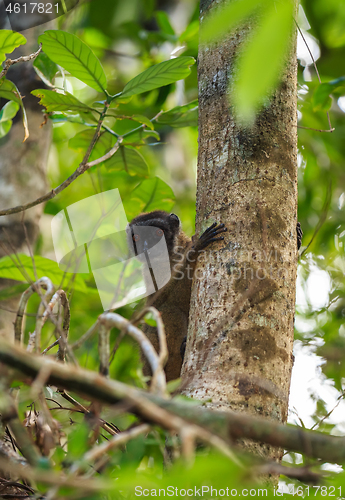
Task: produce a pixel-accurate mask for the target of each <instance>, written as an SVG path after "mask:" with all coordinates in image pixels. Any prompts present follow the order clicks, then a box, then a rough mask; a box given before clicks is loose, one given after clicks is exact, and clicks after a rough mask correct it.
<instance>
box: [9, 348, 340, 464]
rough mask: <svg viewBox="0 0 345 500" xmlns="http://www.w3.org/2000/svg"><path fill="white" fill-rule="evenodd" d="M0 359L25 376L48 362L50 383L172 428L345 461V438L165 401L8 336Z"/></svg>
mask: <svg viewBox="0 0 345 500" xmlns="http://www.w3.org/2000/svg"><path fill="white" fill-rule="evenodd" d="M0 361H1V362H2V363H4V364H5V365H7V366H9V367H10V368H12V369H13V368H14V367H15V370H17V371H19V372H20V373H21V374H22V376H24V377H22V378H24V379H25V380H26V377H29V378H31V379H35V378H36V377H37V376H38V374H39V372H40V370H42V369H47V368H48V366H49V376H48V377H47V383H49V384H51V385H56V386H58V387H59V388H65V389H69V390H72V391H75V392H76V393H78V394H80V395H81V396H83V397H84V398H86V399H88V400H93V401H99V402H101V403H106V404H111V405H112V404H116V403H118V402H119V401H122V400H127V401H128V402H129V403H130V405H131V408H130V411H131V412H132V413H135V414H136V415H138V416H140V417H141V418H143V419H144V420H146V421H149V422H154V423H156V424H158V425H160V426H161V427H163V428H165V429H168V430H172V431H175V432H176V431H178V430H179V429H180V425H181V422H186V421H187V422H189V423H193V424H196V425H198V426H199V427H203V429H205V430H207V431H208V432H209V433H213V434H215V435H217V436H219V437H220V438H221V439H223V440H226V441H227V442H229V441H234V440H237V439H242V438H249V439H252V440H254V441H258V442H265V443H268V444H271V445H272V446H276V447H281V448H284V449H287V450H291V451H296V452H298V453H302V454H305V455H306V456H309V457H312V458H320V459H322V460H325V461H327V462H335V463H341V462H343V461H345V438H344V437H336V436H329V435H325V434H322V433H321V432H317V431H308V430H303V429H301V428H300V427H296V426H293V425H283V424H280V423H277V422H274V421H271V420H267V419H264V418H261V417H254V416H251V415H246V414H244V413H234V412H231V411H227V412H222V411H213V410H209V409H207V408H203V407H201V406H196V405H195V404H188V403H182V402H177V401H174V400H166V399H163V398H161V397H158V396H154V395H153V394H149V393H146V392H144V391H141V390H138V389H135V388H134V387H131V386H129V385H126V384H123V383H121V382H118V381H116V380H108V379H106V378H104V377H101V376H100V375H99V374H98V373H94V372H92V371H90V370H85V369H82V368H77V367H75V366H71V365H63V364H61V363H57V362H55V361H53V360H50V359H46V358H44V357H42V356H36V355H32V354H28V353H26V352H25V351H23V350H22V349H20V348H19V347H18V346H15V345H11V344H9V343H7V342H5V340H3V341H2V342H1V344H0ZM187 425H188V424H187Z"/></svg>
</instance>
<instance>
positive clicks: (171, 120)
mask: <svg viewBox="0 0 345 500" xmlns="http://www.w3.org/2000/svg"><path fill="white" fill-rule="evenodd" d="M157 122H158V123H162V124H166V125H170V126H171V127H176V128H177V127H192V126H194V127H197V126H198V100H197V99H195V101H192V102H189V103H188V104H184V105H183V106H176V107H175V108H172V109H169V111H165V113H162V114H161V115H159V117H158V118H157Z"/></svg>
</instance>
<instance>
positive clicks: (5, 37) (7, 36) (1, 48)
mask: <svg viewBox="0 0 345 500" xmlns="http://www.w3.org/2000/svg"><path fill="white" fill-rule="evenodd" d="M25 43H26V38H25V37H24V36H23V35H21V34H20V33H17V32H16V31H11V30H0V64H1V63H2V62H3V61H4V60H5V59H6V55H5V54H10V53H11V52H13V51H14V49H15V48H17V47H19V45H24V44H25Z"/></svg>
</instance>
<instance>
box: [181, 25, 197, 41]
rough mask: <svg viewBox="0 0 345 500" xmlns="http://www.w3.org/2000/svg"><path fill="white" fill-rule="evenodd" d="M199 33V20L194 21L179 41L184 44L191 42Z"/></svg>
mask: <svg viewBox="0 0 345 500" xmlns="http://www.w3.org/2000/svg"><path fill="white" fill-rule="evenodd" d="M198 33H199V20H195V21H192V22H191V23H190V24H189V25H188V26H187V28H186V29H185V31H184V32H183V33H181V35H180V36H179V37H178V40H179V42H180V43H183V42H188V41H189V40H192V39H193V38H194V37H196V36H197V35H198Z"/></svg>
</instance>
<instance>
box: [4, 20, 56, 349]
mask: <svg viewBox="0 0 345 500" xmlns="http://www.w3.org/2000/svg"><path fill="white" fill-rule="evenodd" d="M26 19H27V21H28V22H29V21H30V19H29V16H28V17H27V18H26V17H25V16H22V22H23V23H24V24H25V20H26ZM31 22H32V20H31ZM53 23H54V22H53ZM24 24H23V29H24ZM3 27H7V28H10V27H9V26H3ZM53 27H54V24H52V23H48V24H44V25H41V26H38V27H35V28H31V29H29V30H25V31H23V35H24V36H25V37H26V38H27V44H26V45H24V46H21V47H19V48H18V49H16V51H15V52H13V54H11V55H10V57H11V59H14V58H16V57H19V56H21V55H28V54H31V53H33V52H35V51H36V50H37V49H38V43H37V37H38V36H39V34H40V33H43V31H44V30H46V29H52V28H53ZM32 63H33V61H30V62H27V63H18V64H16V65H14V66H12V67H11V68H10V69H9V71H8V73H7V75H6V77H7V78H8V79H9V80H11V81H13V82H14V83H15V84H16V85H17V87H18V89H19V91H20V93H21V95H22V97H23V103H24V106H25V109H26V112H27V117H28V125H29V132H30V136H29V138H28V139H27V140H26V142H23V139H24V129H23V123H22V118H21V111H20V112H19V113H18V115H17V116H16V118H15V119H14V123H13V126H12V129H11V131H10V133H9V134H8V135H6V136H5V137H4V138H3V139H1V140H0V208H2V209H4V208H9V207H13V206H16V205H20V204H24V203H26V202H28V201H31V200H34V199H36V198H38V197H39V196H41V195H43V194H44V193H45V192H46V191H47V181H46V166H47V160H48V152H49V146H50V142H51V126H50V123H48V124H46V125H44V126H43V127H42V126H41V125H42V122H43V120H44V117H43V114H42V107H41V106H39V105H38V100H37V98H35V97H33V96H32V95H31V94H30V92H31V91H32V90H33V89H35V88H42V87H44V84H43V82H42V81H41V80H40V79H39V78H38V77H37V75H36V73H35V71H34V70H33V67H32ZM4 103H5V101H2V105H3V104H4ZM42 210H43V206H42V205H39V206H37V207H34V208H32V209H30V210H28V211H27V212H25V213H19V214H14V215H9V216H3V217H0V242H1V243H2V245H1V247H0V257H3V256H4V255H5V254H6V253H13V250H15V251H16V252H24V253H28V246H27V243H26V234H25V229H24V226H25V228H26V233H27V236H28V239H29V241H30V244H31V245H34V243H35V241H36V239H37V236H38V230H39V227H38V224H39V220H40V216H41V214H42ZM4 230H5V231H4ZM5 248H6V250H5ZM8 284H9V282H8V281H4V280H0V291H1V290H3V289H4V288H6V287H7V286H8ZM12 284H14V283H13V282H12ZM17 305H18V298H17V297H15V298H11V299H9V300H3V301H1V302H0V307H1V309H0V335H2V336H6V337H7V338H8V339H13V322H14V318H15V314H14V313H13V312H10V311H9V310H16V308H17Z"/></svg>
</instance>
